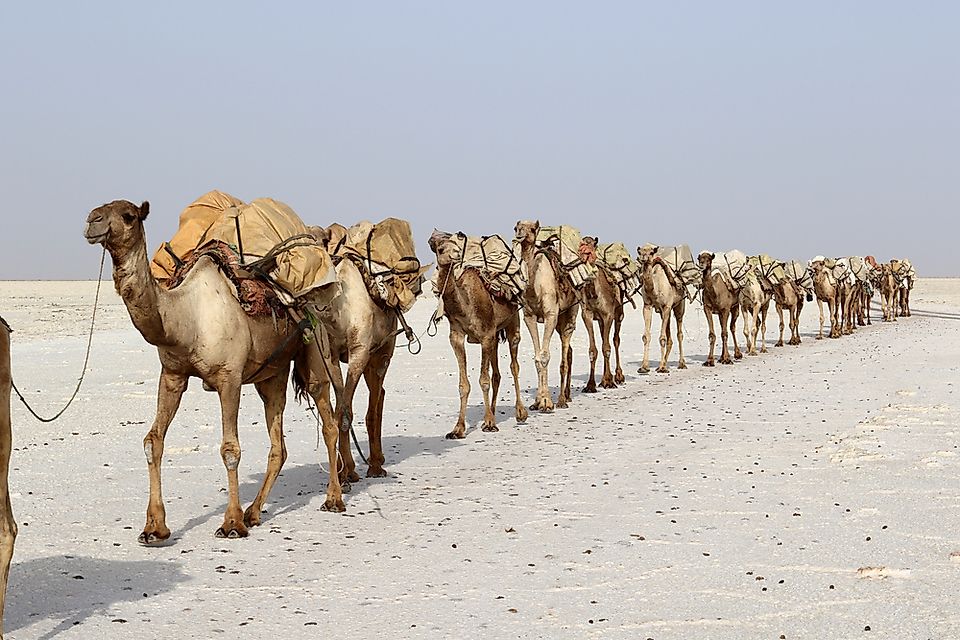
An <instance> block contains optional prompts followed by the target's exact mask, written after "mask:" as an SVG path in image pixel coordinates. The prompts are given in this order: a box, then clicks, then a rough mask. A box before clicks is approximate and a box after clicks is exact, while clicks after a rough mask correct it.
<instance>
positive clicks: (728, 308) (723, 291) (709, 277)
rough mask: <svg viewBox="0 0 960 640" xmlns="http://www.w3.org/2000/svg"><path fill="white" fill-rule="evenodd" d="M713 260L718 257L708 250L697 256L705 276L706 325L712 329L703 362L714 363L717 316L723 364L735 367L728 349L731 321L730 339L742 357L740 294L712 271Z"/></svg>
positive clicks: (705, 363)
mask: <svg viewBox="0 0 960 640" xmlns="http://www.w3.org/2000/svg"><path fill="white" fill-rule="evenodd" d="M714 259H716V254H713V253H710V252H709V251H704V252H702V253H701V254H700V255H699V256H698V257H697V262H698V264H699V265H700V271H701V272H702V273H703V289H702V294H703V313H704V315H706V316H707V324H708V325H709V326H710V354H709V355H708V356H707V360H706V361H705V362H704V363H703V366H705V367H712V366H714V364H715V361H714V359H713V352H714V348H715V347H716V345H717V334H716V333H715V332H714V330H713V316H714V315H716V316H717V317H718V318H719V319H720V338H721V340H722V342H723V351H722V353H721V354H720V364H733V360H732V359H731V358H730V351H729V350H728V349H727V320H728V319H729V321H730V336H731V337H732V338H733V349H734V354H733V355H734V358H736V359H737V360H739V359H740V358H742V357H743V353H741V351H740V345H738V344H737V331H736V328H737V316H738V315H739V314H740V308H739V299H738V292H737V290H736V289H735V288H733V287H732V286H731V285H730V284H728V283H727V280H726V279H725V278H724V277H723V276H722V275H721V274H720V272H719V271H714V270H713V261H714Z"/></svg>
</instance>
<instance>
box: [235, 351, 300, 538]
mask: <svg viewBox="0 0 960 640" xmlns="http://www.w3.org/2000/svg"><path fill="white" fill-rule="evenodd" d="M288 373H289V367H287V368H285V369H284V370H283V373H282V374H277V375H275V376H274V377H272V378H269V379H268V380H264V381H262V382H258V383H257V384H256V388H257V393H259V394H260V399H261V400H263V409H264V413H265V415H266V421H267V433H268V434H269V436H270V453H269V454H268V455H267V472H266V473H265V474H264V476H263V483H262V484H261V485H260V491H259V492H257V497H256V498H254V500H253V502H251V503H250V506H249V507H247V510H246V511H244V512H243V523H244V524H245V525H247V526H248V527H256V526H257V525H259V524H260V513H261V512H262V511H263V503H264V502H266V500H267V496H269V495H270V491H271V490H272V489H273V484H274V483H275V482H276V481H277V476H279V475H280V470H281V469H283V463H284V462H286V460H287V446H286V444H285V443H284V441H283V408H284V407H285V406H286V404H287V375H288Z"/></svg>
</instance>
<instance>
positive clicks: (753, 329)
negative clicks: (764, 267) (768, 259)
mask: <svg viewBox="0 0 960 640" xmlns="http://www.w3.org/2000/svg"><path fill="white" fill-rule="evenodd" d="M751 271H752V273H750V275H748V276H747V278H746V282H744V284H743V286H742V287H740V292H739V295H738V296H737V300H738V301H739V303H740V311H741V312H742V313H743V337H744V339H745V340H746V341H747V355H748V356H756V355H759V354H758V353H757V333H759V329H760V327H761V324H762V326H763V328H764V332H766V317H767V313H766V311H767V308H768V307H769V306H770V296H769V295H768V294H767V293H766V292H765V291H764V290H763V287H762V286H760V278H759V277H758V274H757V270H756V268H755V267H752V266H751ZM761 309H762V310H763V318H762V319H761V317H760V316H761ZM763 351H764V353H766V351H767V346H766V342H764V345H763Z"/></svg>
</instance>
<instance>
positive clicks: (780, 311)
mask: <svg viewBox="0 0 960 640" xmlns="http://www.w3.org/2000/svg"><path fill="white" fill-rule="evenodd" d="M777 315H778V316H779V317H780V339H779V340H777V342H776V344H774V345H773V346H775V347H782V346H783V327H784V325H783V307H782V306H780V303H779V302H778V303H777ZM790 329H791V330H792V329H793V311H792V310H791V311H790ZM791 344H793V342H792V341H791Z"/></svg>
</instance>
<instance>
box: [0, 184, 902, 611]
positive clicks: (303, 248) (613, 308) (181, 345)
mask: <svg viewBox="0 0 960 640" xmlns="http://www.w3.org/2000/svg"><path fill="white" fill-rule="evenodd" d="M149 212H150V207H149V204H148V203H146V202H144V203H142V204H140V205H136V204H134V203H132V202H128V201H125V200H118V201H114V202H111V203H109V204H105V205H103V206H100V207H97V208H96V209H94V210H93V211H91V213H90V214H89V216H88V218H87V225H86V229H85V232H84V235H85V237H86V239H87V241H88V242H90V243H91V244H100V245H102V246H103V247H104V250H105V251H106V252H108V253H109V254H110V256H111V258H112V261H113V278H114V283H115V285H116V289H117V292H118V293H119V294H120V296H121V298H122V299H123V302H124V303H125V305H126V307H127V310H128V312H129V315H130V319H131V320H132V322H133V325H134V326H135V327H136V328H137V330H139V331H140V333H141V335H142V336H143V338H144V339H145V340H146V341H147V342H148V343H150V344H152V345H154V346H156V347H157V352H158V356H159V358H160V365H161V371H160V377H159V386H158V392H157V413H156V416H155V418H154V420H153V423H152V425H151V426H150V429H149V431H148V432H147V434H146V436H145V437H144V439H143V449H144V454H145V456H146V458H147V470H148V477H149V481H150V489H149V496H148V502H147V510H146V521H145V524H144V527H143V530H142V532H141V533H140V534H139V537H138V541H139V542H140V543H141V544H144V545H154V544H160V543H163V542H164V541H166V540H167V539H168V538H169V537H170V529H169V527H168V526H167V522H166V513H165V509H164V499H163V494H162V491H161V486H162V483H161V478H162V474H161V463H162V460H163V449H164V437H165V435H166V433H167V429H168V428H169V427H170V425H171V422H172V421H173V418H174V416H175V415H176V412H177V409H178V407H179V405H180V400H181V397H182V395H183V393H184V391H186V389H187V384H188V381H189V379H190V378H199V379H200V380H201V382H202V384H203V387H204V389H206V390H207V391H211V392H215V393H216V394H217V396H218V398H219V402H220V409H221V422H222V436H221V447H220V454H221V458H222V461H223V465H224V468H225V470H226V475H227V486H228V504H227V507H226V512H225V513H224V518H223V522H222V524H221V525H220V526H219V527H218V528H217V529H216V531H215V535H216V536H218V537H223V538H242V537H245V536H247V535H248V530H249V528H250V527H253V526H256V525H259V524H260V521H261V514H262V511H263V507H264V504H265V502H266V501H267V499H268V497H269V494H270V491H271V489H272V487H273V485H274V483H275V481H276V479H277V476H278V475H279V474H280V471H281V469H282V468H283V464H284V461H285V460H286V458H287V452H286V447H285V444H284V435H283V411H284V407H285V404H286V398H287V392H288V386H287V381H288V379H292V386H293V388H294V390H295V392H296V397H297V399H298V400H309V401H312V403H313V404H314V405H315V406H316V409H317V413H318V415H319V420H320V423H321V433H322V437H323V441H324V445H325V449H326V454H327V462H328V464H329V469H330V474H329V479H328V484H327V490H326V498H325V501H324V503H323V507H322V508H323V509H324V510H328V511H335V512H338V511H343V510H344V509H345V504H344V501H343V494H344V493H345V492H347V491H349V489H350V484H351V483H353V482H357V481H358V480H359V479H360V474H359V473H358V472H357V469H356V462H355V461H354V458H353V454H352V452H351V447H350V434H352V431H353V425H354V406H353V403H354V397H355V393H356V390H357V387H358V386H359V384H360V380H361V378H362V379H363V381H364V383H365V385H366V387H367V389H368V391H369V394H368V402H367V408H366V412H365V419H364V425H365V426H366V429H367V443H368V451H369V456H368V457H367V458H366V463H367V469H366V475H367V477H381V476H385V475H386V474H387V472H386V469H385V468H384V465H385V464H386V462H387V461H386V460H385V457H384V452H383V447H382V444H381V432H382V425H383V421H384V411H385V410H386V407H387V401H386V400H387V393H386V390H385V379H386V376H387V374H388V371H389V370H390V363H391V360H392V358H393V355H394V350H395V348H396V341H397V339H398V337H399V336H401V335H403V336H405V338H404V339H405V340H406V342H407V346H408V348H410V350H411V352H414V351H415V346H416V345H417V344H418V341H419V338H418V337H417V335H416V334H415V332H414V331H413V329H412V328H411V327H410V326H409V324H408V323H407V321H406V318H405V314H406V313H407V312H408V311H409V310H410V308H411V307H412V306H413V304H414V303H415V302H416V300H417V299H418V297H420V295H421V291H422V288H423V284H424V283H425V281H426V280H425V276H426V272H427V271H428V270H429V269H430V268H431V265H422V264H421V262H420V260H419V259H418V257H417V255H416V250H415V241H414V237H413V233H412V231H411V228H410V225H409V224H408V223H407V222H405V221H403V220H399V219H396V218H387V219H385V220H382V221H380V222H377V223H371V222H367V221H362V222H359V223H357V224H354V225H353V226H350V227H345V226H343V225H341V224H336V223H335V224H329V225H328V226H311V225H308V224H307V223H306V222H304V220H303V219H301V218H300V216H298V215H297V213H295V212H294V211H293V210H292V209H291V208H290V207H288V206H287V205H285V204H284V203H282V202H279V201H276V200H272V199H269V198H261V199H257V200H254V201H252V202H249V203H246V202H243V201H241V200H239V199H237V198H235V197H233V196H230V195H229V194H225V193H222V192H219V191H211V192H210V193H207V194H205V195H203V196H201V197H200V198H199V199H197V200H196V201H195V202H193V203H191V204H190V205H189V206H187V207H186V209H184V210H183V212H182V213H181V215H180V226H179V229H178V231H177V233H176V234H175V235H174V237H173V238H172V239H170V241H169V242H164V243H162V244H161V245H160V246H159V248H158V249H157V250H156V251H155V252H154V253H153V254H152V257H150V256H151V254H150V253H149V252H148V249H147V239H146V237H145V234H144V220H145V219H146V218H147V216H148V215H149ZM429 247H430V250H431V251H432V252H433V253H434V256H435V258H436V270H435V272H434V274H433V277H432V279H431V283H432V289H433V294H434V296H435V297H436V301H437V308H436V311H435V312H434V314H433V318H432V320H431V326H432V327H435V326H436V323H437V322H439V321H442V320H444V319H445V320H446V321H447V323H448V325H449V340H450V345H451V348H452V350H453V354H454V356H455V359H456V363H457V368H458V374H459V377H458V386H459V396H460V406H459V411H458V412H457V418H456V421H455V422H454V424H453V427H452V429H451V430H450V431H449V432H448V433H447V434H446V437H447V438H451V439H462V438H464V437H465V436H466V435H467V429H468V425H467V421H466V414H467V405H468V402H469V395H470V390H471V386H470V381H469V379H468V375H467V356H466V346H465V344H466V343H471V344H477V345H479V346H480V367H479V369H480V378H479V382H480V389H481V393H482V396H483V404H484V417H483V421H482V425H481V428H482V430H483V431H488V432H493V431H497V430H498V425H497V399H498V397H499V388H500V382H501V373H500V359H499V345H500V343H502V342H506V343H507V347H508V349H509V352H510V373H511V377H512V380H513V386H514V398H515V405H514V406H515V410H514V417H515V419H516V421H517V423H523V422H525V421H526V420H527V418H528V407H527V405H526V403H525V401H524V398H523V390H522V389H521V385H520V380H519V373H520V356H519V347H520V342H521V333H522V330H521V318H522V321H523V324H525V325H526V327H527V332H528V333H529V337H530V341H531V344H532V351H533V361H534V366H535V368H536V372H537V388H536V394H535V397H534V398H533V402H532V403H531V404H530V405H529V408H530V409H533V410H536V411H539V412H542V413H549V412H551V411H553V410H554V409H555V408H564V407H567V406H569V404H570V403H571V402H572V401H573V393H572V372H573V363H574V359H573V355H574V353H573V346H572V337H573V334H574V332H575V330H576V327H577V323H578V317H579V318H580V319H581V321H582V323H583V325H584V327H585V329H586V330H587V334H588V337H589V345H590V347H589V354H588V355H589V361H590V373H589V377H588V378H587V383H586V385H585V387H584V388H583V392H586V393H594V392H597V391H598V387H599V388H603V389H609V388H614V387H616V386H618V385H622V384H624V382H625V376H624V373H623V362H622V360H621V354H620V347H621V338H622V336H621V328H622V324H623V319H624V314H625V308H626V306H627V305H628V304H629V305H630V306H632V307H634V308H636V306H637V304H641V305H642V313H643V321H644V329H643V336H642V341H643V358H642V361H641V363H640V367H639V373H648V372H649V366H650V342H651V328H652V327H651V325H652V317H653V313H654V312H656V313H657V315H658V316H659V318H660V327H659V329H660V331H659V338H658V343H659V346H660V352H659V358H658V361H657V367H656V371H657V372H658V373H668V372H669V368H668V360H669V359H670V356H671V353H672V350H673V346H674V339H675V340H676V345H677V349H678V356H679V359H678V363H677V367H678V368H679V369H685V368H686V367H687V364H686V359H685V355H684V331H683V326H684V325H683V323H684V314H685V312H686V310H687V307H688V306H689V305H691V304H694V303H698V302H699V304H700V305H701V306H702V309H703V313H704V315H705V318H706V320H707V325H708V327H709V341H710V342H709V352H708V355H707V358H706V361H705V362H704V363H703V364H704V365H705V366H714V364H715V363H716V361H717V359H716V358H715V351H716V348H717V335H716V330H715V326H716V325H715V320H716V321H717V323H718V324H719V333H720V352H719V362H720V363H721V364H727V365H729V364H733V362H734V361H735V360H739V359H741V358H742V357H743V355H744V353H745V354H746V355H748V356H757V355H759V354H762V353H766V352H767V347H766V320H767V314H768V311H769V307H770V304H771V302H772V303H773V304H774V305H775V308H776V310H777V314H778V316H779V319H780V327H779V329H780V330H779V338H778V340H777V341H776V343H775V346H777V347H782V346H783V345H784V344H790V345H799V344H800V333H799V318H800V313H801V311H802V309H803V305H804V301H807V302H809V301H812V300H813V299H814V298H816V301H817V305H818V307H819V308H820V331H819V333H818V335H817V338H818V339H820V338H822V337H823V332H824V325H825V320H826V318H827V317H829V320H830V331H829V336H830V337H832V338H838V337H840V336H841V335H845V334H849V333H852V332H853V331H854V330H855V328H856V326H862V325H864V324H865V323H867V324H869V323H870V322H871V320H870V304H871V300H872V296H873V294H874V292H875V291H878V292H879V294H880V296H881V300H882V304H881V307H882V310H883V319H884V320H885V321H894V320H896V319H897V317H906V316H909V315H910V303H909V301H910V290H911V289H912V288H913V285H914V282H915V279H916V272H915V270H914V269H913V266H912V265H911V263H910V261H909V260H902V259H901V260H893V261H890V262H889V263H883V264H880V263H878V262H877V261H876V260H875V259H874V258H873V257H872V256H866V257H863V258H861V257H841V258H836V259H833V258H826V257H824V256H816V257H814V258H813V259H812V260H810V261H809V262H807V263H802V262H798V261H789V262H783V261H779V260H776V259H774V258H772V257H770V256H767V255H756V256H747V255H745V254H744V253H743V252H741V251H738V250H731V251H727V252H724V253H714V252H709V251H704V252H701V253H700V254H698V255H697V256H696V257H695V256H694V254H693V252H692V251H691V250H690V248H689V247H688V246H686V245H677V246H660V245H655V244H644V245H641V246H639V247H638V248H637V252H636V255H635V256H634V255H631V253H630V252H629V251H628V250H627V249H626V247H625V246H624V245H623V244H622V243H619V242H615V243H601V242H600V239H599V238H598V237H596V236H585V235H582V234H581V233H580V231H579V230H578V229H576V228H574V227H571V226H568V225H561V226H542V225H541V224H540V222H539V221H530V220H526V221H525V220H521V221H518V222H517V224H516V226H515V227H514V234H513V237H512V238H510V237H507V238H505V237H502V236H500V235H490V236H483V237H473V236H467V235H465V234H464V233H462V232H453V231H440V230H434V232H433V234H432V235H431V237H430V238H429ZM824 304H826V309H827V314H828V315H827V316H824ZM785 317H786V321H785ZM738 319H739V320H740V321H741V327H740V330H741V331H742V333H743V338H744V342H743V349H741V345H740V343H739V341H738V337H737V336H738V331H737V329H738V328H737V321H738ZM674 325H675V331H674ZM785 328H789V332H790V335H789V338H788V339H787V341H786V342H785V340H784V339H785V335H784V331H785ZM428 332H429V328H428ZM555 333H556V334H558V336H557V337H558V339H559V342H560V358H559V366H558V373H559V379H558V382H559V384H558V386H557V395H556V396H554V395H553V394H552V391H551V386H550V375H549V371H550V368H549V365H550V361H551V344H552V342H553V340H554V334H555ZM598 333H599V346H598ZM431 335H432V334H431ZM674 336H675V338H674ZM731 341H732V343H733V344H732V347H733V348H732V351H731V349H730V345H729V343H730V342H731ZM0 346H3V345H2V344H0ZM0 355H2V354H0ZM600 356H602V370H600V371H599V372H598V360H599V359H600ZM0 373H3V370H2V369H0ZM598 378H599V380H598ZM0 382H2V379H0ZM246 384H253V385H254V386H255V387H256V390H257V392H258V394H259V396H260V398H261V400H262V402H263V406H264V414H265V417H266V427H267V435H268V437H269V439H270V452H269V455H268V456H267V461H266V473H265V475H264V477H263V481H262V483H261V486H260V489H259V491H258V493H257V495H256V497H255V498H254V499H253V501H252V502H251V503H250V504H249V506H248V507H247V508H246V509H244V508H243V507H242V505H241V497H240V495H239V491H240V489H239V480H238V466H239V463H240V459H241V448H240V442H239V438H238V425H237V419H238V411H239V404H240V389H241V387H242V386H243V385H246ZM0 391H3V389H2V388H0ZM7 395H9V391H7ZM5 405H6V406H7V407H9V400H5ZM3 417H5V414H0V418H3ZM3 431H4V429H3V424H0V454H4V452H5V451H6V452H7V453H8V452H9V443H8V441H9V437H8V435H7V436H4V433H3ZM354 439H355V436H354ZM4 446H6V449H4V448H3V447H4ZM357 450H358V451H359V450H360V449H359V445H358V447H357ZM361 456H362V453H361ZM4 460H5V458H4V455H0V462H4ZM5 468H6V466H5V465H3V467H2V468H0V471H5ZM0 475H2V476H3V478H5V474H0ZM3 478H0V480H2V479H3ZM2 503H3V500H2V496H0V504H2ZM7 513H9V505H8V507H7ZM0 515H3V514H0ZM3 520H4V518H2V517H0V521H3ZM0 524H2V525H3V526H0V534H2V535H0V546H2V549H3V551H4V553H3V554H0V560H4V559H6V560H7V561H8V560H9V553H8V552H7V549H8V547H9V548H10V549H12V544H13V543H12V540H13V536H14V535H15V533H16V529H15V527H12V530H11V531H7V529H11V527H10V526H7V525H5V524H3V523H2V522H0ZM5 575H6V570H5V567H2V566H0V577H3V576H5ZM0 606H2V600H0Z"/></svg>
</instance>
